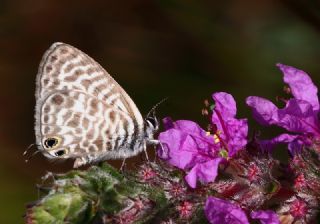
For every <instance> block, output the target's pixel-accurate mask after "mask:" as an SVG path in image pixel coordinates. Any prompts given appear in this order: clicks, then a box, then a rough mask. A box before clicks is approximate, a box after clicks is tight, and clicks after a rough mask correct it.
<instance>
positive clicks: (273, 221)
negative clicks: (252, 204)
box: [250, 210, 280, 224]
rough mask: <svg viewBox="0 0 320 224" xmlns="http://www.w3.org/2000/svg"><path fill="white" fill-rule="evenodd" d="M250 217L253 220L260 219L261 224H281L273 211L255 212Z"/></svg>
mask: <svg viewBox="0 0 320 224" xmlns="http://www.w3.org/2000/svg"><path fill="white" fill-rule="evenodd" d="M250 216H251V218H253V219H259V220H260V222H261V224H280V221H279V218H278V215H277V214H276V213H275V212H274V211H271V210H266V211H263V210H260V211H253V212H251V214H250Z"/></svg>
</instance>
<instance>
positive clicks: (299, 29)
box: [0, 0, 320, 223]
mask: <svg viewBox="0 0 320 224" xmlns="http://www.w3.org/2000/svg"><path fill="white" fill-rule="evenodd" d="M319 31H320V6H319V3H317V1H311V0H309V1H303V0H301V1H289V0H282V1H272V0H259V1H254V0H227V1H212V0H211V1H210V0H207V1H186V0H171V1H169V0H163V1H162V0H158V1H152V0H142V1H129V0H128V1H105V0H104V1H102V0H101V1H80V0H71V1H56V0H52V1H44V0H33V1H32V0H20V1H18V0H10V1H9V0H6V1H5V0H0V85H1V86H0V105H1V109H0V223H22V222H23V219H22V215H23V213H24V210H25V205H26V204H27V202H30V201H34V200H36V199H37V198H38V192H37V190H36V188H35V185H36V183H40V182H41V180H40V177H41V176H42V175H44V174H45V172H46V171H47V170H49V171H55V172H57V171H62V170H66V169H68V168H70V164H63V163H62V164H51V163H50V162H48V161H46V160H45V159H44V158H43V157H42V156H41V155H39V154H38V155H37V156H35V157H34V158H33V159H32V160H31V161H30V162H29V163H25V162H24V159H25V158H24V157H23V156H22V152H23V151H24V150H25V149H26V148H27V146H28V145H29V144H31V143H33V142H34V131H33V122H34V118H33V116H34V115H33V114H34V104H35V99H34V90H35V76H36V73H37V69H38V65H39V62H40V59H41V57H42V54H43V53H44V52H45V50H46V49H47V48H48V47H49V46H50V45H51V44H52V43H53V42H56V41H62V42H66V43H69V44H71V45H74V46H76V47H78V48H79V49H81V50H82V51H84V52H86V53H88V54H89V55H91V56H92V57H93V58H94V59H96V60H97V61H98V62H99V63H101V65H102V66H103V67H104V68H106V70H107V71H109V73H110V74H112V75H113V77H114V78H115V79H116V80H117V81H118V82H119V83H120V84H121V85H122V86H123V87H124V89H126V91H127V92H128V93H129V95H130V96H131V97H132V98H133V99H134V101H135V102H136V103H137V105H138V107H139V108H140V110H141V113H142V114H146V113H147V112H148V111H149V109H150V108H151V107H152V106H153V105H154V104H156V103H157V102H158V101H160V100H161V99H163V98H165V97H169V100H168V102H166V103H165V104H163V105H162V106H160V107H159V109H158V113H159V116H160V117H163V116H167V115H170V116H172V117H173V118H174V119H191V120H195V121H198V122H199V123H201V124H202V125H203V126H204V125H205V120H204V118H203V117H202V116H201V113H200V111H201V108H202V103H203V100H204V99H205V98H210V95H211V93H213V92H215V91H227V92H229V93H231V94H233V95H234V97H235V98H236V100H237V103H238V109H239V113H238V114H239V117H248V116H250V113H249V109H248V108H247V107H246V106H245V104H244V99H245V97H246V96H249V95H260V96H265V97H269V98H271V99H275V97H276V96H278V95H282V87H283V83H282V75H281V73H280V72H279V71H278V70H277V69H276V67H275V64H276V63H277V62H282V63H286V64H289V65H292V66H296V67H298V68H301V69H303V70H305V71H307V72H308V73H309V74H311V76H312V78H313V80H314V82H315V83H316V84H320V77H319V73H320V63H319V59H320V36H319ZM250 123H251V124H252V125H251V126H250V131H251V132H252V130H253V129H254V128H257V127H258V126H257V125H256V124H255V123H254V122H253V121H252V120H250ZM263 130H266V129H265V128H264V129H263ZM268 130H270V129H268ZM265 133H266V134H265V135H275V133H271V134H270V131H269V132H265ZM268 133H269V134H268Z"/></svg>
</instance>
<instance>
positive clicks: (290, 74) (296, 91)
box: [277, 63, 319, 110]
mask: <svg viewBox="0 0 320 224" xmlns="http://www.w3.org/2000/svg"><path fill="white" fill-rule="evenodd" d="M277 66H278V67H279V68H280V70H281V71H282V72H283V74H284V76H283V80H284V82H285V83H287V84H288V85H289V86H290V89H291V92H292V95H293V96H294V97H295V98H296V99H299V100H305V101H307V102H308V103H310V104H311V105H312V107H313V110H319V99H318V89H317V87H316V86H315V85H314V84H313V82H312V80H311V78H310V77H309V75H308V74H307V73H305V72H304V71H302V70H299V69H296V68H294V67H291V66H287V65H283V64H280V63H279V64H277Z"/></svg>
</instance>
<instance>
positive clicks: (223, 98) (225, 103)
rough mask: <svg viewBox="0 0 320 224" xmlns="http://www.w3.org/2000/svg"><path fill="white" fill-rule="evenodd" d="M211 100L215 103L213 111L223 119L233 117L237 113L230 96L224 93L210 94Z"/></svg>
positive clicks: (234, 103)
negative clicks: (221, 115)
mask: <svg viewBox="0 0 320 224" xmlns="http://www.w3.org/2000/svg"><path fill="white" fill-rule="evenodd" d="M212 98H213V100H214V101H215V108H214V109H215V110H218V111H219V112H220V113H221V114H223V117H225V118H229V117H235V116H236V113H237V106H236V102H235V100H234V99H233V97H232V95H231V94H229V93H225V92H217V93H214V94H212Z"/></svg>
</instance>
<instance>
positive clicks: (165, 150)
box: [158, 92, 248, 188]
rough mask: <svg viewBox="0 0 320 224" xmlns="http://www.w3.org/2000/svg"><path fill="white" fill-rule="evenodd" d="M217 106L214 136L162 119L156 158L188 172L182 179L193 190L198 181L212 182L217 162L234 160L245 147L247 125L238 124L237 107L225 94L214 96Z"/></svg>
mask: <svg viewBox="0 0 320 224" xmlns="http://www.w3.org/2000/svg"><path fill="white" fill-rule="evenodd" d="M213 99H214V100H215V102H216V105H215V107H214V109H213V114H212V123H213V125H214V126H215V127H216V130H215V132H214V133H212V134H211V133H208V132H206V131H205V130H203V129H202V128H201V127H200V126H199V125H198V124H196V123H195V122H192V121H187V120H179V121H176V122H172V121H171V119H170V118H165V119H164V125H165V128H166V129H167V130H166V131H165V132H162V133H160V135H159V140H160V142H161V146H162V147H161V148H160V149H159V150H158V155H159V157H161V158H162V159H166V160H167V161H168V162H169V163H170V164H172V165H174V166H176V167H178V168H180V169H183V170H186V171H189V172H188V174H187V176H186V177H185V179H186V181H187V183H188V184H189V185H190V187H192V188H195V187H196V183H197V180H200V181H202V182H204V183H208V182H212V181H214V180H215V178H216V176H217V174H218V167H219V164H220V162H222V161H223V160H224V159H225V158H224V156H223V154H226V153H227V155H226V156H225V157H227V158H228V157H230V156H233V155H234V154H235V153H236V152H237V151H239V150H240V149H242V148H243V147H244V146H245V145H246V143H247V140H246V137H247V132H248V126H247V121H246V120H245V119H241V120H237V119H235V118H234V117H235V115H236V104H235V101H234V99H233V97H232V96H231V95H230V94H227V93H222V92H221V93H215V94H213Z"/></svg>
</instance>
